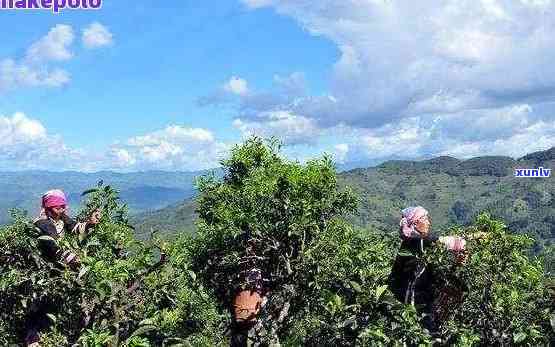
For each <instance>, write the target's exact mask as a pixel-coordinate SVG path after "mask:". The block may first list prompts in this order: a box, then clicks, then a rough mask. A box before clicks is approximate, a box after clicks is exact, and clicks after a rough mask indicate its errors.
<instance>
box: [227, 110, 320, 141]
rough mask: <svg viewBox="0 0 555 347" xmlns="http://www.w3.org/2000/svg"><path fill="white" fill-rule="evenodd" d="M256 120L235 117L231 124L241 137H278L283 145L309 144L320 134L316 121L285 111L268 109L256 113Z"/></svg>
mask: <svg viewBox="0 0 555 347" xmlns="http://www.w3.org/2000/svg"><path fill="white" fill-rule="evenodd" d="M258 118H259V119H258V120H254V121H253V120H242V119H235V120H234V121H233V126H234V127H235V128H236V129H238V130H239V131H241V133H242V134H243V137H249V136H251V135H258V136H261V137H265V138H268V137H272V136H275V137H277V138H279V139H280V140H281V141H283V143H284V144H285V145H296V144H311V143H314V142H315V141H317V139H318V137H319V135H320V134H321V129H319V128H318V126H317V124H316V122H315V121H314V120H312V119H308V118H306V117H302V116H298V115H295V114H292V113H290V112H287V111H268V112H263V113H260V114H258Z"/></svg>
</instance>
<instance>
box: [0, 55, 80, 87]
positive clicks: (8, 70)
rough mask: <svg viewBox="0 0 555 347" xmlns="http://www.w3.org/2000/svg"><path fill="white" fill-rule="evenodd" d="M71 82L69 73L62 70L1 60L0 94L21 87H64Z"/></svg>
mask: <svg viewBox="0 0 555 347" xmlns="http://www.w3.org/2000/svg"><path fill="white" fill-rule="evenodd" d="M70 80H71V77H70V75H69V73H68V72H67V71H65V70H63V69H60V68H54V69H49V68H48V67H41V68H37V67H35V66H29V65H25V64H18V63H17V62H16V61H14V60H12V59H4V60H0V93H2V92H5V91H8V90H13V89H16V88H20V87H62V86H64V85H66V84H68V83H69V81H70Z"/></svg>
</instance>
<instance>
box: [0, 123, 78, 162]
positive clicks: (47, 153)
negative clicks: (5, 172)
mask: <svg viewBox="0 0 555 347" xmlns="http://www.w3.org/2000/svg"><path fill="white" fill-rule="evenodd" d="M83 158H84V157H83V153H82V151H79V150H74V149H71V148H69V147H68V146H66V145H65V144H64V142H63V141H62V139H61V138H60V137H59V136H55V135H51V134H49V133H48V132H47V130H46V128H45V127H44V126H43V125H42V123H41V122H39V121H38V120H35V119H32V118H29V117H27V116H26V115H25V114H23V113H20V112H18V113H15V114H14V115H13V116H11V117H8V116H0V168H2V169H9V170H13V169H45V170H61V169H82V167H83V166H82V165H81V164H82V162H83Z"/></svg>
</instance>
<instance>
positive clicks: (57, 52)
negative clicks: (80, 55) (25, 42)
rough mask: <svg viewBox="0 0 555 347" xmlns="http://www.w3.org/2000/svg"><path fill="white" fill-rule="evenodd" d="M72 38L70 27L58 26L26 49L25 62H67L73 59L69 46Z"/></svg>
mask: <svg viewBox="0 0 555 347" xmlns="http://www.w3.org/2000/svg"><path fill="white" fill-rule="evenodd" d="M74 37H75V36H74V34H73V28H72V27H71V26H70V25H65V24H58V25H56V26H55V27H53V28H52V29H50V31H49V32H48V34H46V36H44V37H42V38H41V39H39V40H38V41H36V42H35V43H33V44H32V45H31V46H30V47H29V49H27V54H26V60H27V61H30V62H45V61H64V60H69V59H71V58H72V57H73V53H72V52H71V50H70V46H71V44H72V43H73V39H74Z"/></svg>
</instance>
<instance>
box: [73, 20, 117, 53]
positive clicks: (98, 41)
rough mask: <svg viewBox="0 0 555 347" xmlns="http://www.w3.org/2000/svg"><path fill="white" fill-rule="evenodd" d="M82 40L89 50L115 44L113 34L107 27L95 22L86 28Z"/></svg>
mask: <svg viewBox="0 0 555 347" xmlns="http://www.w3.org/2000/svg"><path fill="white" fill-rule="evenodd" d="M81 39H82V41H83V46H85V48H88V49H93V48H100V47H104V46H109V45H111V44H113V34H112V33H111V32H110V30H109V29H108V28H107V27H106V26H104V25H102V24H100V23H98V22H94V23H92V24H90V25H89V26H88V27H87V28H85V29H84V30H83V34H82V37H81Z"/></svg>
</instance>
